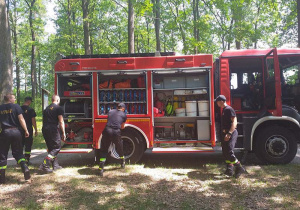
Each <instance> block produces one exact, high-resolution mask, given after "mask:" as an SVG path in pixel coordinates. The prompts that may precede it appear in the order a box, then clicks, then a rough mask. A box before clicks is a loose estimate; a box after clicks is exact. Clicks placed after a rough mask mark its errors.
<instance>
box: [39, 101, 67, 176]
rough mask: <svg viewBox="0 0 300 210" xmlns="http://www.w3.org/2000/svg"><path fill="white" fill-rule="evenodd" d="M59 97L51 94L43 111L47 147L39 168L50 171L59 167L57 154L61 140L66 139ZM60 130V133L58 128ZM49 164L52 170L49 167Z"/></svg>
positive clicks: (43, 130)
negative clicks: (46, 154)
mask: <svg viewBox="0 0 300 210" xmlns="http://www.w3.org/2000/svg"><path fill="white" fill-rule="evenodd" d="M59 103H60V98H59V96H58V95H53V96H52V104H50V105H49V106H48V107H47V108H46V109H45V110H44V112H43V128H42V132H43V136H44V139H45V141H46V145H47V148H48V156H47V157H45V159H44V162H43V163H42V164H41V165H40V170H42V171H44V172H46V173H51V172H53V170H58V169H61V168H62V167H61V166H60V165H59V164H58V161H57V157H56V156H57V154H58V153H59V151H60V149H61V140H63V141H64V140H65V139H66V133H65V123H64V119H63V115H64V110H63V108H62V107H60V106H59ZM58 125H59V129H60V130H61V132H62V135H60V132H59V129H58ZM51 166H52V168H53V170H52V169H51Z"/></svg>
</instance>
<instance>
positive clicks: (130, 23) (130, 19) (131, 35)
mask: <svg viewBox="0 0 300 210" xmlns="http://www.w3.org/2000/svg"><path fill="white" fill-rule="evenodd" d="M128 53H134V10H133V0H128Z"/></svg>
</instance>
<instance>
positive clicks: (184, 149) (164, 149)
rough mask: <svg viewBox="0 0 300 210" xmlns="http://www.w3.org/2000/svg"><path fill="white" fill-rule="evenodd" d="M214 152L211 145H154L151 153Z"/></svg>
mask: <svg viewBox="0 0 300 210" xmlns="http://www.w3.org/2000/svg"><path fill="white" fill-rule="evenodd" d="M199 152H214V150H213V148H212V147H155V148H153V149H152V153H199Z"/></svg>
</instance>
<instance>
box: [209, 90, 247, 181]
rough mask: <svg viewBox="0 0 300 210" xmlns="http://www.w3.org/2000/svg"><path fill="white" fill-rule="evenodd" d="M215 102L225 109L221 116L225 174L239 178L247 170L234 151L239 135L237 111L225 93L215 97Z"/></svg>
mask: <svg viewBox="0 0 300 210" xmlns="http://www.w3.org/2000/svg"><path fill="white" fill-rule="evenodd" d="M215 102H216V103H217V105H218V106H219V107H220V108H222V109H223V110H222V118H221V131H222V133H221V144H222V152H223V156H224V157H225V162H226V164H227V169H226V171H225V173H224V174H226V175H228V176H233V175H234V176H235V177H236V178H239V177H240V175H241V174H242V173H244V172H245V169H244V168H243V167H242V165H241V163H240V161H239V160H238V159H237V158H236V157H235V155H234V152H233V149H234V147H235V144H236V141H237V137H238V132H237V130H236V126H237V117H236V113H235V111H234V109H233V108H232V107H231V106H229V105H227V104H226V97H225V96H224V95H219V96H218V97H217V98H216V99H215ZM234 167H235V171H234Z"/></svg>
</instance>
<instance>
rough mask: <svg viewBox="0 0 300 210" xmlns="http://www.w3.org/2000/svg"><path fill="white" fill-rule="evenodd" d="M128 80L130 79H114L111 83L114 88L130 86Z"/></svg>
mask: <svg viewBox="0 0 300 210" xmlns="http://www.w3.org/2000/svg"><path fill="white" fill-rule="evenodd" d="M130 82H131V80H130V79H127V80H122V81H115V82H114V84H113V87H114V88H131V85H130Z"/></svg>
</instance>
